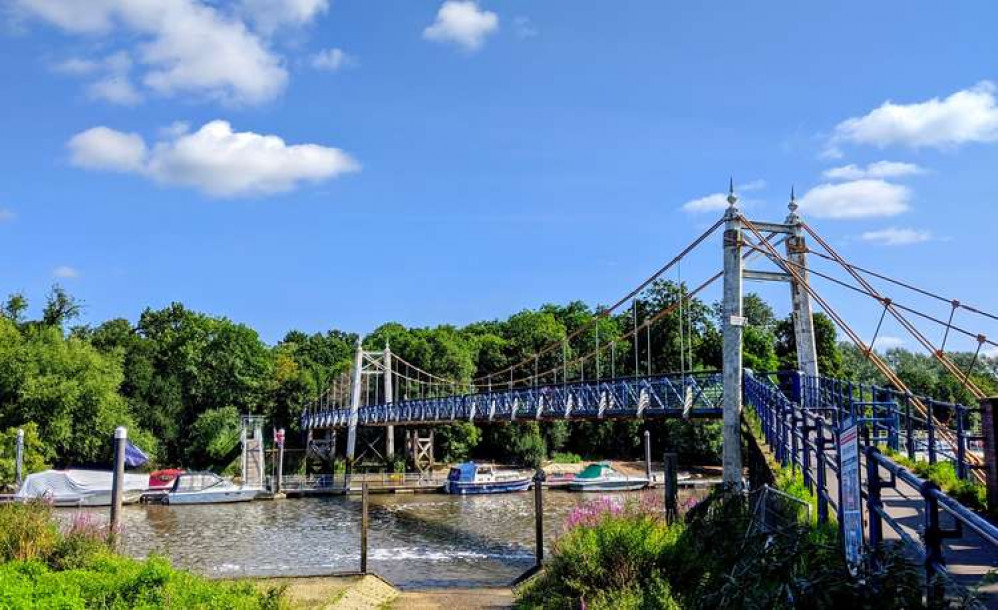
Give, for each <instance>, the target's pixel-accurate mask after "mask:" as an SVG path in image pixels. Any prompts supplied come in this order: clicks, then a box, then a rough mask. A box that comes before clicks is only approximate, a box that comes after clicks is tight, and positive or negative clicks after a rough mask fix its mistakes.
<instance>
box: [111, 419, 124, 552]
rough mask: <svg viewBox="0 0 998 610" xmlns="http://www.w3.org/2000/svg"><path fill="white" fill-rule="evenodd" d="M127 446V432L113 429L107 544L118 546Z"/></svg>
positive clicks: (122, 427)
mask: <svg viewBox="0 0 998 610" xmlns="http://www.w3.org/2000/svg"><path fill="white" fill-rule="evenodd" d="M127 444H128V430H127V429H126V428H125V427H124V426H118V427H117V428H115V429H114V472H113V474H112V475H111V523H110V525H109V526H108V530H107V537H108V544H110V545H111V546H112V547H115V546H117V544H118V532H119V531H120V530H121V498H122V495H123V493H124V485H125V445H127Z"/></svg>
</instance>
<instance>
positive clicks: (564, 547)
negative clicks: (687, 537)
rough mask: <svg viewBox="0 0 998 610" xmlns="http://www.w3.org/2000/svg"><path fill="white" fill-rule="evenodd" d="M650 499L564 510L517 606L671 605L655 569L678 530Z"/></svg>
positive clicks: (658, 568) (598, 502) (595, 503)
mask: <svg viewBox="0 0 998 610" xmlns="http://www.w3.org/2000/svg"><path fill="white" fill-rule="evenodd" d="M661 514H662V513H661V506H660V505H657V504H655V503H648V502H645V503H640V502H637V501H629V502H626V503H622V502H619V501H614V500H612V499H610V498H601V499H599V500H596V501H593V502H589V503H587V504H585V505H583V506H581V507H579V508H577V509H576V510H575V511H573V512H572V514H571V515H569V517H568V519H567V521H566V525H567V528H568V529H567V531H566V533H565V534H563V535H562V536H561V537H559V538H558V539H557V541H556V542H555V544H554V548H553V549H552V558H551V561H550V563H549V564H548V566H547V568H546V570H545V572H544V573H543V574H542V575H541V576H539V577H538V578H537V579H535V580H534V581H532V582H531V583H529V584H528V585H527V586H526V587H525V588H524V589H523V590H522V591H521V592H520V598H519V601H518V604H519V606H520V607H523V608H568V607H577V606H578V605H579V604H580V603H582V602H584V603H585V604H586V607H587V608H607V609H610V608H673V607H678V606H675V602H674V600H673V599H672V593H671V591H670V589H669V583H668V582H667V581H666V580H665V579H664V578H663V576H662V574H661V568H662V565H663V559H664V557H665V554H666V553H667V551H668V549H669V548H670V547H671V546H672V545H673V544H674V543H675V541H676V538H677V536H678V535H679V533H680V532H681V531H682V527H681V526H679V525H676V526H669V525H667V524H666V523H665V521H664V520H663V519H662V516H661Z"/></svg>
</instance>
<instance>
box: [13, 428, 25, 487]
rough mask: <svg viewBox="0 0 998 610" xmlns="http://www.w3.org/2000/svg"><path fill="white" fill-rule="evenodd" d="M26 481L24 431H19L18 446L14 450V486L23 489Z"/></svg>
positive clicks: (19, 429)
mask: <svg viewBox="0 0 998 610" xmlns="http://www.w3.org/2000/svg"><path fill="white" fill-rule="evenodd" d="M23 480H24V430H23V429H21V428H18V429H17V445H16V446H15V448H14V485H16V486H17V488H18V489H20V488H21V482H22V481H23Z"/></svg>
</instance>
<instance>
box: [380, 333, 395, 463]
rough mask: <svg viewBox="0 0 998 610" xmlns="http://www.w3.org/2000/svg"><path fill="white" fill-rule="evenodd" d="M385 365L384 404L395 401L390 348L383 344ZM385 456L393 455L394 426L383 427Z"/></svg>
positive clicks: (391, 456)
mask: <svg viewBox="0 0 998 610" xmlns="http://www.w3.org/2000/svg"><path fill="white" fill-rule="evenodd" d="M383 363H384V367H385V379H384V382H385V404H386V405H391V404H394V403H395V386H394V384H392V380H393V378H394V375H393V374H392V348H391V347H389V346H388V344H387V343H386V344H385V355H384V362H383ZM385 457H386V458H388V459H389V460H390V459H392V458H394V457H395V426H393V425H388V426H387V427H386V428H385Z"/></svg>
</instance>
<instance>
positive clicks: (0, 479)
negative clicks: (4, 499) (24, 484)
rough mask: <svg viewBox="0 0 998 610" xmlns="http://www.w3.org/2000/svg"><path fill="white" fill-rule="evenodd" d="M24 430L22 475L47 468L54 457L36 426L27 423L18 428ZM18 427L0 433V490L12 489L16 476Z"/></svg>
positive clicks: (32, 423) (33, 423)
mask: <svg viewBox="0 0 998 610" xmlns="http://www.w3.org/2000/svg"><path fill="white" fill-rule="evenodd" d="M20 428H21V429H23V430H24V470H23V473H22V474H23V475H24V476H28V475H29V474H31V473H32V472H39V471H42V470H46V469H48V468H49V464H50V463H51V462H52V460H53V458H54V457H55V455H54V452H53V451H52V448H51V447H49V446H48V445H46V444H45V442H44V441H43V440H42V437H41V435H40V434H39V432H38V424H36V423H35V422H28V423H27V424H25V425H23V426H20ZM17 430H18V427H13V428H8V429H7V430H6V431H5V432H0V489H3V488H4V487H13V485H14V484H15V480H14V479H15V475H16V470H17V468H16V465H15V462H16V458H17Z"/></svg>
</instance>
